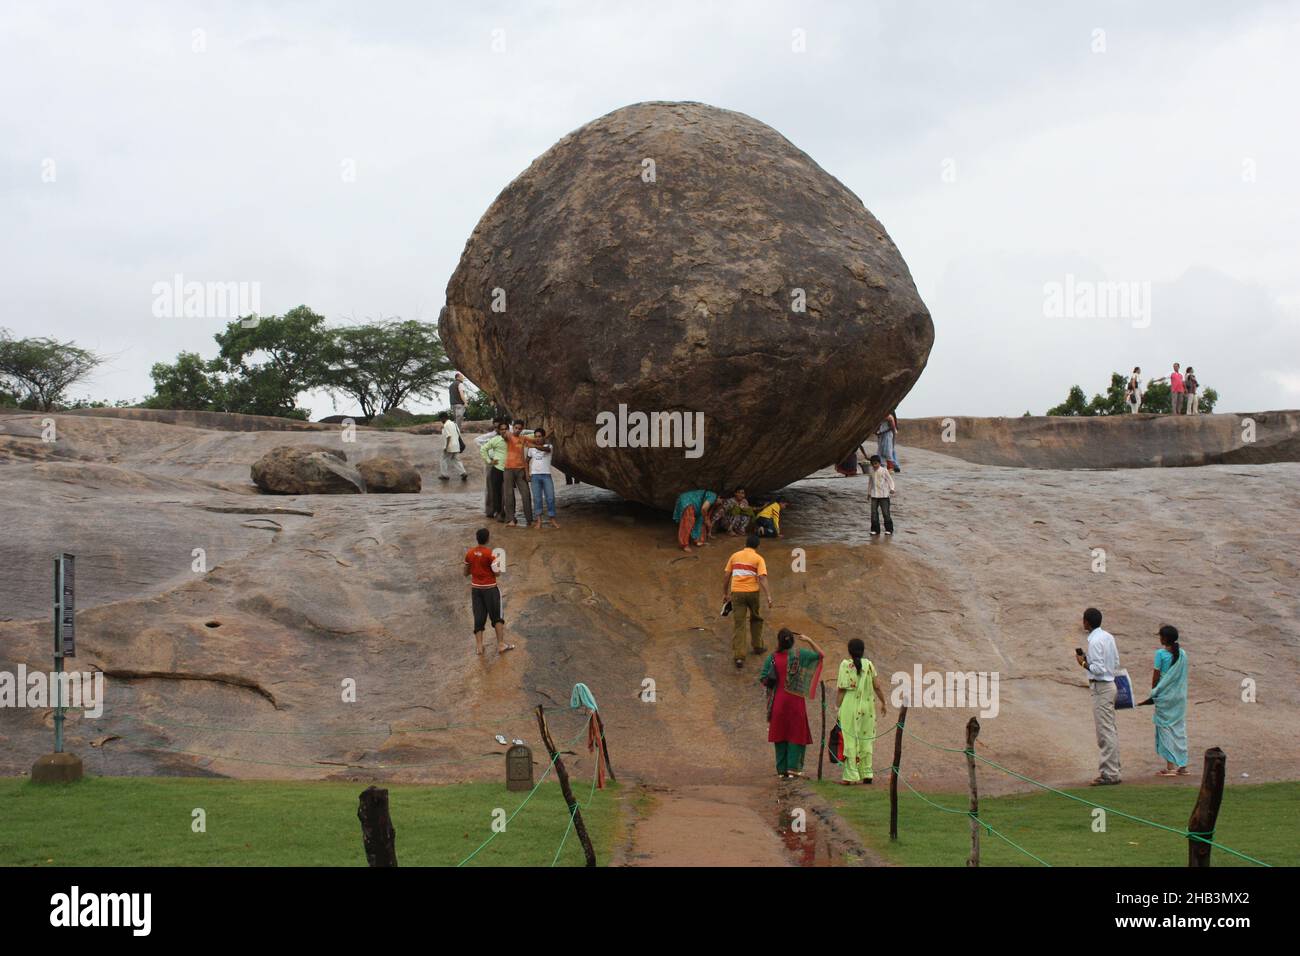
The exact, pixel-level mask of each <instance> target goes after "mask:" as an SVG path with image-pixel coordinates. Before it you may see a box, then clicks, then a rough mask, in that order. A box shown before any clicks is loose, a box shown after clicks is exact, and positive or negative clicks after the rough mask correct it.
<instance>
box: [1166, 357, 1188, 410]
mask: <svg viewBox="0 0 1300 956" xmlns="http://www.w3.org/2000/svg"><path fill="white" fill-rule="evenodd" d="M1169 399H1170V401H1172V402H1173V413H1174V414H1175V415H1182V414H1184V413H1185V410H1184V408H1183V405H1184V402H1185V401H1186V399H1187V386H1186V384H1184V382H1183V373H1182V372H1180V371H1178V363H1177V362H1175V363H1174V370H1173V372H1172V373H1171V374H1170V376H1169Z"/></svg>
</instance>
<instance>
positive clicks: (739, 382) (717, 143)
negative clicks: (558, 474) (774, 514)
mask: <svg viewBox="0 0 1300 956" xmlns="http://www.w3.org/2000/svg"><path fill="white" fill-rule="evenodd" d="M440 329H441V334H442V340H443V342H444V344H445V346H446V349H447V353H448V355H449V356H450V357H451V359H452V360H453V362H454V363H455V364H456V366H457V367H458V368H459V369H460V370H462V371H463V372H465V374H466V375H467V376H468V377H469V378H470V379H472V380H473V381H474V382H475V383H477V384H478V385H479V386H480V387H481V388H482V389H484V390H485V391H486V392H487V393H488V394H490V395H492V396H493V397H494V398H495V399H496V400H497V402H498V404H500V405H503V406H505V407H506V408H508V409H509V410H510V412H511V414H512V415H514V416H516V417H520V418H524V419H526V420H527V421H528V423H529V424H530V425H544V426H545V427H546V428H547V429H548V430H549V431H550V433H551V434H552V436H553V437H554V439H555V446H556V449H555V455H554V460H555V464H556V465H557V466H558V467H559V468H560V469H561V470H563V471H565V472H566V473H571V474H573V475H575V476H577V477H578V478H580V479H581V480H583V481H585V482H588V483H590V484H595V485H599V486H601V487H605V488H609V489H612V490H614V491H616V492H618V493H619V494H621V495H623V496H624V497H626V498H629V499H633V500H636V501H641V502H644V503H646V504H651V505H656V506H659V507H669V506H671V505H672V503H673V501H674V499H675V498H676V496H677V495H678V494H679V493H680V492H682V491H685V490H688V489H692V488H710V489H714V490H718V491H727V490H730V489H732V488H734V487H737V486H744V487H746V488H747V489H749V490H750V491H751V493H752V492H765V491H775V490H776V489H778V488H780V487H781V486H783V485H785V484H788V483H789V482H791V481H794V480H796V479H799V478H802V477H804V476H805V475H807V474H809V473H811V472H813V471H816V470H817V469H819V468H821V467H823V466H825V465H828V464H830V463H832V462H834V461H837V460H840V459H842V458H843V457H844V456H845V455H846V454H847V453H848V451H849V450H850V449H852V448H854V447H856V446H857V444H858V443H859V442H861V441H863V440H864V439H865V438H866V437H867V436H868V435H869V434H871V433H872V432H874V430H875V428H876V426H877V425H878V424H879V423H880V421H881V420H882V419H883V418H884V416H885V415H886V414H887V413H888V412H889V411H890V410H891V409H892V408H893V407H894V406H895V405H896V404H897V403H898V401H899V400H900V399H901V398H902V397H903V396H904V395H906V394H907V392H908V390H909V389H911V387H912V385H913V384H914V383H915V382H916V380H917V378H918V377H919V376H920V374H921V370H922V369H923V368H924V367H925V362H926V359H927V357H928V356H929V353H930V346H931V345H932V343H933V341H934V327H933V325H932V323H931V321H930V313H929V311H928V310H927V309H926V307H925V304H924V303H923V302H922V301H921V298H920V296H919V295H918V294H917V291H916V286H915V285H914V284H913V282H912V277H911V275H910V274H909V272H908V270H907V265H906V263H904V262H903V258H902V256H901V255H899V252H898V249H897V248H896V247H895V246H894V243H893V242H892V241H891V240H890V238H889V236H888V235H887V234H886V233H885V229H884V227H883V226H882V225H881V224H880V222H879V221H877V219H876V218H875V217H874V216H873V215H872V214H871V213H870V212H869V211H868V210H867V209H866V207H865V206H864V205H863V204H862V201H861V200H860V199H858V197H857V196H855V195H854V194H853V193H852V192H850V191H849V190H848V189H847V188H846V187H845V186H844V184H843V183H841V182H840V181H839V180H837V179H836V178H835V177H834V176H831V175H830V174H829V173H827V172H826V171H825V170H823V169H822V168H821V167H820V166H818V165H817V164H816V163H815V162H813V160H812V159H811V158H809V157H808V156H807V155H806V154H805V153H803V152H802V151H801V150H799V149H798V148H796V147H795V146H794V145H793V144H792V143H790V141H789V140H787V139H786V138H785V137H784V136H782V135H781V134H780V133H778V132H776V130H774V129H772V128H771V127H769V126H766V125H764V124H763V123H760V122H759V121H757V120H755V119H752V118H751V117H749V116H745V115H744V114H741V113H735V112H731V111H730V110H723V109H718V108H716V107H712V106H707V105H705V104H702V103H638V104H636V105H634V106H628V107H624V108H623V109H620V110H615V111H614V112H613V113H610V114H608V115H606V116H602V117H601V118H600V119H597V120H594V121H593V122H591V123H588V124H587V125H586V126H583V127H582V128H581V129H578V130H576V131H574V132H572V133H570V134H569V135H568V136H565V137H564V138H563V139H561V140H560V141H559V142H558V143H556V144H555V145H554V146H552V147H551V148H550V149H549V150H547V152H545V153H544V154H543V155H541V156H540V157H538V158H537V159H536V160H534V161H533V163H532V165H530V166H529V167H528V168H527V169H526V170H525V171H524V172H523V173H522V174H521V175H520V176H519V177H518V178H517V179H515V181H514V182H512V183H511V184H510V185H509V186H507V187H506V188H505V190H504V191H503V192H502V193H501V195H499V196H498V197H497V198H496V200H495V201H494V202H493V203H492V205H491V207H490V208H489V209H488V211H487V212H486V213H484V215H483V218H482V219H481V220H480V221H479V223H478V225H477V226H476V227H475V229H474V232H473V234H472V235H471V236H470V238H469V241H468V242H467V243H466V246H465V251H464V253H463V254H462V256H461V259H460V264H459V265H458V266H457V268H456V271H455V272H454V273H453V275H452V277H451V280H450V281H449V282H448V285H447V304H446V306H445V307H444V309H443V312H442V315H441V318H440Z"/></svg>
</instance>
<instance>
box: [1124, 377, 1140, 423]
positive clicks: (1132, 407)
mask: <svg viewBox="0 0 1300 956" xmlns="http://www.w3.org/2000/svg"><path fill="white" fill-rule="evenodd" d="M1124 398H1125V401H1127V402H1128V410H1129V413H1130V414H1133V415H1136V414H1137V413H1138V412H1140V411H1142V369H1141V368H1139V367H1138V366H1134V367H1133V374H1132V375H1130V376H1129V379H1128V389H1127V393H1126V394H1125V396H1124Z"/></svg>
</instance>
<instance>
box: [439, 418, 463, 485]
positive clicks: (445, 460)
mask: <svg viewBox="0 0 1300 956" xmlns="http://www.w3.org/2000/svg"><path fill="white" fill-rule="evenodd" d="M438 421H440V422H442V458H441V460H439V462H438V472H439V473H438V480H439V481H451V470H452V468H453V467H454V468H455V469H456V470H457V471H458V472H459V473H460V480H461V481H465V480H466V479H467V478H468V477H469V476H468V475H467V474H465V466H464V465H463V464H461V460H460V446H461V440H460V429H459V428H457V427H456V423H455V422H453V421H451V420H450V417H449V416H448V415H447V413H446V412H443V413H442V414H441V415H439V416H438Z"/></svg>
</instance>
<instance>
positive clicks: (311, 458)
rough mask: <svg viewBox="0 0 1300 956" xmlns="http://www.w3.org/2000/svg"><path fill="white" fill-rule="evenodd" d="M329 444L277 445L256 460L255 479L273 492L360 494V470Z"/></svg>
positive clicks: (268, 490) (259, 485)
mask: <svg viewBox="0 0 1300 956" xmlns="http://www.w3.org/2000/svg"><path fill="white" fill-rule="evenodd" d="M347 461H348V459H347V455H346V454H344V453H343V452H341V451H339V450H338V449H336V448H331V447H329V446H326V445H277V446H276V447H274V448H272V449H271V450H270V451H268V452H267V453H266V454H265V455H263V456H262V457H261V458H259V459H258V460H257V461H256V462H254V463H253V467H252V469H251V473H252V477H253V482H254V484H256V485H257V487H258V488H259V489H261V490H262V491H263V492H264V493H266V494H270V495H359V494H364V493H365V490H366V482H365V479H364V478H362V477H361V473H360V472H359V471H358V470H357V469H356V468H354V467H352V466H351V465H349V464H348V463H347Z"/></svg>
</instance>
